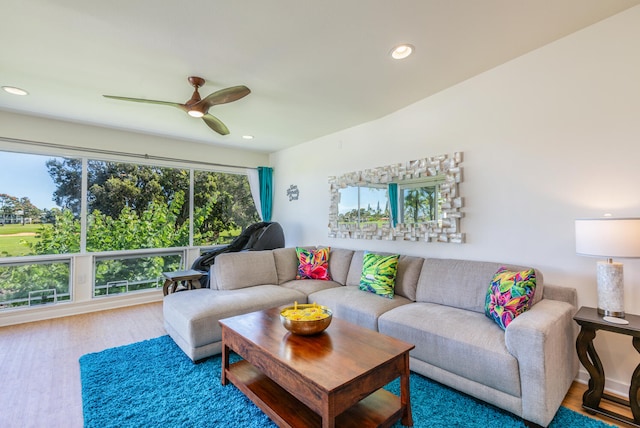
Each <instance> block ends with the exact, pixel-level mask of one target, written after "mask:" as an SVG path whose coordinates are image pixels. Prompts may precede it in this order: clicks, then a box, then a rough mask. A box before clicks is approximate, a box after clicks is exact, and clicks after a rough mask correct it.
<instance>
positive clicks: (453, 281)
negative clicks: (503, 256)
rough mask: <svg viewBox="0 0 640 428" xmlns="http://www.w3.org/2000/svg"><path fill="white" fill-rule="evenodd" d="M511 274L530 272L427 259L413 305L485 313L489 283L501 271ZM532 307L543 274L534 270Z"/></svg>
mask: <svg viewBox="0 0 640 428" xmlns="http://www.w3.org/2000/svg"><path fill="white" fill-rule="evenodd" d="M503 266H504V267H506V268H507V269H509V270H513V271H522V270H525V269H529V268H527V267H523V266H514V265H509V264H504V263H494V262H480V261H472V260H453V259H426V260H425V261H424V264H423V265H422V272H421V273H420V278H419V279H418V287H417V290H416V301H418V302H425V303H437V304H440V305H447V306H452V307H456V308H460V309H466V310H471V311H475V312H480V313H484V306H485V301H486V297H487V291H488V290H489V285H490V284H491V279H492V278H493V276H494V275H495V273H496V272H497V271H498V269H500V268H501V267H503ZM536 281H537V285H536V291H535V294H534V298H533V304H535V303H537V302H538V301H539V300H540V299H541V298H542V293H543V278H542V273H540V272H539V271H538V270H536Z"/></svg>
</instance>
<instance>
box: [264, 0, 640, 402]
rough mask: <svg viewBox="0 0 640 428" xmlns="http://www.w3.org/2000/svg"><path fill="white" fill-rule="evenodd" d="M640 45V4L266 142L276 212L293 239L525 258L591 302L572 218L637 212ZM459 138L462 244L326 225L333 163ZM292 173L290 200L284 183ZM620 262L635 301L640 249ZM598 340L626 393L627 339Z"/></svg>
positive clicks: (369, 161) (435, 148)
mask: <svg viewBox="0 0 640 428" xmlns="http://www.w3.org/2000/svg"><path fill="white" fill-rule="evenodd" d="M638 52H640V6H638V7H635V8H633V9H630V10H628V11H626V12H624V13H622V14H620V15H617V16H614V17H612V18H610V19H608V20H606V21H603V22H601V23H598V24H596V25H593V26H591V27H589V28H587V29H585V30H583V31H580V32H578V33H575V34H573V35H571V36H569V37H566V38H564V39H562V40H560V41H557V42H555V43H553V44H550V45H547V46H545V47H543V48H541V49H538V50H536V51H534V52H531V53H529V54H527V55H524V56H522V57H520V58H517V59H516V60H513V61H511V62H509V63H507V64H504V65H502V66H500V67H497V68H495V69H493V70H490V71H488V72H486V73H484V74H482V75H480V76H477V77H474V78H472V79H470V80H468V81H465V82H463V83H461V84H459V85H457V86H455V87H453V88H450V89H448V90H445V91H442V92H440V93H438V94H436V95H434V96H432V97H429V98H427V99H424V100H422V101H420V102H418V103H416V104H414V105H412V106H409V107H407V108H405V109H403V110H400V111H398V112H396V113H394V114H391V115H389V116H387V117H384V118H381V119H379V120H376V121H373V122H370V123H366V124H363V125H360V126H357V127H354V128H351V129H347V130H344V131H342V132H339V133H336V134H333V135H330V136H327V137H323V138H319V139H317V140H314V141H311V142H308V143H306V144H303V145H300V146H297V147H294V148H292V149H288V150H283V151H281V152H278V153H275V154H272V156H271V164H272V166H273V167H274V172H275V175H274V181H275V203H274V214H273V219H274V220H276V221H278V222H280V223H281V224H282V226H283V228H284V230H285V234H286V238H287V245H289V246H291V245H312V244H326V245H332V246H337V247H346V248H357V249H378V250H383V251H397V252H401V253H404V254H413V255H420V256H425V257H428V256H431V257H453V258H464V259H475V260H490V261H498V262H513V263H520V264H529V265H532V266H536V267H538V268H540V269H541V270H542V272H543V273H544V275H545V282H547V283H551V284H557V285H565V286H570V287H575V288H577V290H578V296H579V298H578V300H579V302H578V303H579V305H586V306H596V303H597V300H596V293H595V289H596V279H595V266H596V260H595V259H591V258H585V257H578V256H576V254H575V243H574V219H576V218H579V217H593V216H596V217H597V216H601V215H602V214H604V213H606V212H610V213H612V214H613V215H614V216H616V217H622V216H634V217H637V216H640V192H639V191H638V183H640V167H639V166H638V163H639V161H640V56H639V55H638ZM423 54H428V53H423ZM455 151H462V152H463V153H464V158H463V160H464V161H463V163H462V166H463V168H464V183H463V184H462V185H461V187H460V188H461V193H462V195H463V196H464V201H465V205H466V208H465V209H464V211H465V218H463V219H462V223H461V224H462V229H463V231H464V232H465V233H466V237H467V243H465V244H462V245H456V244H438V243H424V242H420V243H415V242H390V241H363V240H344V239H329V238H328V237H327V222H328V221H327V214H328V210H329V193H328V190H329V188H328V184H327V178H328V176H330V175H341V174H343V173H346V172H350V171H355V170H360V169H365V168H371V167H376V166H382V165H388V164H391V163H395V162H403V161H407V160H411V159H417V158H420V157H425V156H431V155H439V154H444V153H453V152H455ZM291 184H296V185H297V186H298V188H299V190H300V197H299V200H298V201H291V202H289V200H288V198H287V196H286V189H287V188H288V187H289V186H290V185H291ZM623 262H624V268H625V293H626V302H625V303H626V306H625V309H626V311H627V312H628V313H636V314H640V260H626V261H623ZM596 347H597V349H598V352H599V354H600V357H601V359H602V361H603V364H604V366H605V371H606V375H607V378H608V381H607V388H609V389H612V390H614V391H616V392H620V393H622V394H626V393H627V391H628V386H629V382H630V377H631V373H632V372H633V369H634V368H635V366H636V365H637V364H638V363H640V356H638V354H637V353H636V351H634V349H633V347H632V346H631V339H630V338H629V337H628V336H624V337H622V336H616V335H612V334H608V333H598V337H597V338H596ZM584 375H585V373H584V371H583V372H582V373H581V377H582V378H584Z"/></svg>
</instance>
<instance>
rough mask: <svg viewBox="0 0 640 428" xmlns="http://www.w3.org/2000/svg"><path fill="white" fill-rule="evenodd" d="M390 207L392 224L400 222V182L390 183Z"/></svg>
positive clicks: (394, 225)
mask: <svg viewBox="0 0 640 428" xmlns="http://www.w3.org/2000/svg"><path fill="white" fill-rule="evenodd" d="M389 209H390V210H391V226H393V227H396V225H397V224H398V183H389Z"/></svg>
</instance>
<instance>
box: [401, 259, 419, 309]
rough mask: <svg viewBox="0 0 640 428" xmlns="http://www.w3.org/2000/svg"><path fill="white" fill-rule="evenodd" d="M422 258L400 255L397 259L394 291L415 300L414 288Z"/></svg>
mask: <svg viewBox="0 0 640 428" xmlns="http://www.w3.org/2000/svg"><path fill="white" fill-rule="evenodd" d="M423 263H424V259H423V258H422V257H414V256H404V255H401V256H400V259H398V273H397V274H396V289H395V293H396V294H399V295H400V296H403V297H406V298H407V299H409V300H412V301H414V302H415V301H416V288H417V286H418V279H419V278H420V272H421V271H422V265H423Z"/></svg>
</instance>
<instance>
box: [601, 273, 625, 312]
mask: <svg viewBox="0 0 640 428" xmlns="http://www.w3.org/2000/svg"><path fill="white" fill-rule="evenodd" d="M597 275H598V314H600V315H603V316H608V317H617V318H624V276H623V272H622V263H613V262H604V261H601V262H598V267H597Z"/></svg>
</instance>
